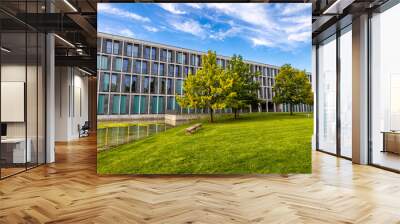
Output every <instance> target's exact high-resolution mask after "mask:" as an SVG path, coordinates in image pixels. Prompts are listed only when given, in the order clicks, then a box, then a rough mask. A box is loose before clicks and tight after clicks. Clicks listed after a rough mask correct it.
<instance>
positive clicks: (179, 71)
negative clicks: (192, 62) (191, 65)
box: [175, 65, 182, 78]
mask: <svg viewBox="0 0 400 224" xmlns="http://www.w3.org/2000/svg"><path fill="white" fill-rule="evenodd" d="M175 75H176V77H180V78H181V77H182V66H180V65H177V66H175Z"/></svg>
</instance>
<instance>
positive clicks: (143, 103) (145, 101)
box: [140, 96, 149, 114]
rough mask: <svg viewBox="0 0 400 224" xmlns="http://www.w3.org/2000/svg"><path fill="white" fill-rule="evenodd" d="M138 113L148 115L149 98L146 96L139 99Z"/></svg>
mask: <svg viewBox="0 0 400 224" xmlns="http://www.w3.org/2000/svg"><path fill="white" fill-rule="evenodd" d="M140 98H141V99H140V113H141V114H148V106H149V97H148V96H141V97H140Z"/></svg>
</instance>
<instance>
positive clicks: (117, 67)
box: [113, 58, 122, 72]
mask: <svg viewBox="0 0 400 224" xmlns="http://www.w3.org/2000/svg"><path fill="white" fill-rule="evenodd" d="M121 70H122V58H114V60H113V71H117V72H120V71H121Z"/></svg>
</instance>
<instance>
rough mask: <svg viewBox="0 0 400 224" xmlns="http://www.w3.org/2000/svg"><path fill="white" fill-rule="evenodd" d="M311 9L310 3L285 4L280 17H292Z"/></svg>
mask: <svg viewBox="0 0 400 224" xmlns="http://www.w3.org/2000/svg"><path fill="white" fill-rule="evenodd" d="M310 9H311V3H291V4H286V5H285V7H284V8H283V10H282V15H294V14H295V13H299V12H303V11H305V10H310Z"/></svg>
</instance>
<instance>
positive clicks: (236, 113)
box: [233, 108, 238, 119]
mask: <svg viewBox="0 0 400 224" xmlns="http://www.w3.org/2000/svg"><path fill="white" fill-rule="evenodd" d="M233 112H234V113H235V119H236V118H238V109H237V108H234V109H233Z"/></svg>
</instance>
